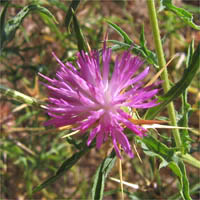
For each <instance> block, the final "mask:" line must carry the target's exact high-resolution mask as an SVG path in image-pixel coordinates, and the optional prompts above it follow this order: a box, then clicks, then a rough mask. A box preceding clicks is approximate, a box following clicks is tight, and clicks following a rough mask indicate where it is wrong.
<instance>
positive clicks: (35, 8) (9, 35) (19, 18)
mask: <svg viewBox="0 0 200 200" xmlns="http://www.w3.org/2000/svg"><path fill="white" fill-rule="evenodd" d="M30 12H40V13H43V14H45V15H47V16H48V17H49V18H51V19H53V20H54V21H55V22H57V21H56V19H55V17H54V16H53V14H51V12H50V11H49V10H48V9H46V8H44V7H42V6H40V5H35V4H31V5H28V6H26V7H24V8H23V9H22V10H21V11H20V12H19V13H18V14H17V15H16V16H15V17H13V18H12V19H10V20H8V22H7V23H6V24H5V27H4V32H5V37H6V38H5V39H6V42H9V41H11V40H12V39H13V38H14V36H15V32H16V30H17V29H18V28H19V26H20V25H21V23H22V22H23V20H24V18H25V17H26V16H27V15H28V14H29V13H30Z"/></svg>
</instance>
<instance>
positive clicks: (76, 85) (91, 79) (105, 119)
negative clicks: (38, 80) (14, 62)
mask: <svg viewBox="0 0 200 200" xmlns="http://www.w3.org/2000/svg"><path fill="white" fill-rule="evenodd" d="M111 53H112V50H111V48H106V45H105V44H104V48H103V50H102V56H100V54H99V52H98V51H95V50H94V51H91V52H90V53H89V54H88V53H85V52H83V51H82V52H81V53H78V59H77V62H76V64H77V66H78V67H75V66H73V65H72V64H71V63H69V62H67V63H65V64H64V63H62V62H61V61H60V60H59V59H58V58H57V57H56V55H55V54H53V55H54V57H55V58H56V60H57V61H58V63H59V64H60V69H59V70H58V71H57V73H56V78H55V79H50V78H48V77H46V76H44V75H42V74H40V75H41V76H42V77H43V78H45V79H46V80H47V81H48V82H49V84H44V85H45V86H46V87H47V88H48V91H49V105H48V106H47V110H48V114H49V116H51V117H52V119H50V120H49V121H47V122H46V123H45V124H46V125H54V126H56V127H61V126H66V125H73V127H75V128H74V129H75V130H80V132H81V133H84V132H86V131H88V130H90V134H89V137H88V141H87V144H88V145H90V144H91V142H92V141H93V139H94V138H95V137H96V147H97V148H98V149H99V148H100V147H101V145H102V143H103V142H105V141H106V140H108V138H111V139H112V142H113V145H114V149H115V151H116V154H117V156H118V157H120V158H121V155H120V150H119V145H121V147H122V148H123V150H124V151H125V152H126V153H127V154H128V155H129V156H130V157H133V152H132V149H131V145H130V143H129V141H128V138H127V136H126V135H125V134H124V132H123V130H124V128H125V127H127V128H128V129H130V130H131V131H132V132H133V133H135V134H136V135H139V136H141V137H142V136H144V133H145V132H146V130H145V129H144V128H142V127H140V126H138V125H135V124H133V123H132V122H131V121H130V118H131V116H130V115H129V114H128V113H127V112H125V111H124V109H123V108H124V107H130V108H150V107H153V106H156V105H158V103H156V101H157V99H155V98H154V99H152V98H153V97H154V96H155V95H156V93H157V92H158V89H153V85H152V86H148V87H144V83H143V82H142V80H143V79H144V78H145V77H146V76H147V74H148V72H149V67H146V68H145V69H144V71H143V72H141V73H139V74H138V75H135V73H136V72H137V71H138V69H139V68H140V67H141V66H142V65H143V61H141V60H140V58H138V57H133V56H132V55H131V53H130V52H129V51H125V52H124V53H123V54H122V56H121V57H120V56H118V57H117V58H116V61H115V64H114V68H113V73H112V76H110V61H111ZM100 63H101V64H100ZM142 86H143V87H144V88H143V87H142Z"/></svg>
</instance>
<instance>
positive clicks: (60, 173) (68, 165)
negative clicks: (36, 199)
mask: <svg viewBox="0 0 200 200" xmlns="http://www.w3.org/2000/svg"><path fill="white" fill-rule="evenodd" d="M84 143H85V141H84V142H82V147H83V149H82V150H80V151H79V152H77V153H75V154H73V155H72V156H71V157H70V158H68V159H67V160H65V161H64V162H63V163H62V165H61V166H60V168H59V169H58V170H57V172H56V174H55V175H54V176H52V177H50V178H48V179H47V180H46V181H44V182H43V183H42V184H40V185H38V186H37V187H35V188H34V189H33V193H36V192H38V191H40V190H42V189H44V188H46V187H47V186H48V185H49V184H52V183H54V182H55V181H56V180H57V179H58V178H60V177H61V176H63V175H64V174H65V173H66V172H67V171H68V170H69V169H70V168H71V167H72V166H74V165H75V164H76V163H77V162H78V161H79V159H80V158H81V157H82V156H83V155H85V154H86V153H87V152H88V151H89V150H90V148H91V147H88V146H86V145H85V144H84Z"/></svg>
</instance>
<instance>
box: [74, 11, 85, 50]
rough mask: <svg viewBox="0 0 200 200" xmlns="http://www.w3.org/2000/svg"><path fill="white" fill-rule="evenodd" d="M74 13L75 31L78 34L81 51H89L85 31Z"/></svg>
mask: <svg viewBox="0 0 200 200" xmlns="http://www.w3.org/2000/svg"><path fill="white" fill-rule="evenodd" d="M72 15H73V24H74V31H75V34H76V39H77V43H78V49H79V52H81V51H82V50H83V51H85V52H87V51H88V48H87V44H86V41H85V38H84V36H83V33H82V31H81V28H80V26H79V23H78V20H77V18H76V16H75V14H74V12H72Z"/></svg>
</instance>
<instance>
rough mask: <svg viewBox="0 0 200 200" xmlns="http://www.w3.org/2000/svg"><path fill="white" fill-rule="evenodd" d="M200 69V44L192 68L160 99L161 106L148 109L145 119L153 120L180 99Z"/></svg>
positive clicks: (194, 55)
mask: <svg viewBox="0 0 200 200" xmlns="http://www.w3.org/2000/svg"><path fill="white" fill-rule="evenodd" d="M199 67H200V44H199V45H198V47H197V49H196V50H195V52H194V54H193V56H192V60H191V63H190V66H189V67H188V68H187V69H186V70H185V71H184V74H183V76H182V78H181V80H180V81H178V82H177V83H176V84H175V85H174V86H173V87H172V88H171V89H170V90H169V91H168V92H167V93H166V94H165V95H163V96H162V97H160V102H161V103H160V105H158V106H156V107H153V108H150V109H148V111H147V112H146V114H145V117H144V118H145V119H153V118H154V117H155V116H156V115H157V114H158V113H159V112H161V111H162V110H163V109H164V108H165V106H166V105H167V104H168V103H170V102H171V101H173V100H174V99H176V98H177V97H179V96H180V95H181V94H182V93H183V92H184V91H185V90H186V88H187V87H188V86H189V85H190V83H191V82H192V80H193V78H194V77H195V75H196V73H197V71H198V69H199Z"/></svg>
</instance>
